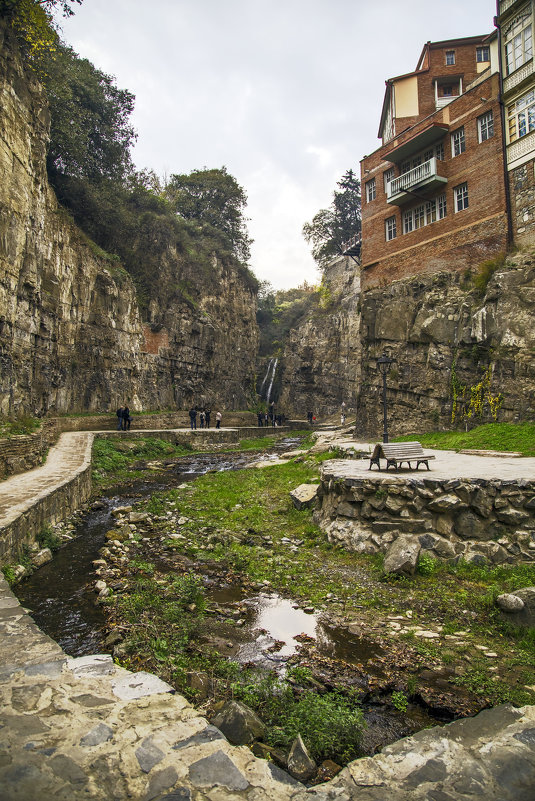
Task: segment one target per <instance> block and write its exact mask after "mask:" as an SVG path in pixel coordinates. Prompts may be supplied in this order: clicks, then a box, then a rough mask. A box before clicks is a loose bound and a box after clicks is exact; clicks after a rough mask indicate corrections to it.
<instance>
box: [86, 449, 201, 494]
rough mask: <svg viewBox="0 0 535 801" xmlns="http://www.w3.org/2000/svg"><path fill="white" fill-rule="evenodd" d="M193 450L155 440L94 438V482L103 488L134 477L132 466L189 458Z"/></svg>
mask: <svg viewBox="0 0 535 801" xmlns="http://www.w3.org/2000/svg"><path fill="white" fill-rule="evenodd" d="M191 453H192V450H191V448H190V447H188V446H185V445H174V444H172V443H171V442H166V441H165V440H163V439H157V438H155V437H142V438H136V439H106V438H99V437H97V438H95V441H94V443H93V458H92V469H93V482H94V484H95V486H96V487H97V488H99V489H101V488H102V487H103V486H107V485H109V484H110V483H115V482H117V481H119V480H121V479H122V478H125V477H126V476H127V477H128V478H133V477H134V476H133V472H132V470H131V466H132V465H133V464H135V463H136V462H139V461H144V460H147V459H171V458H178V457H180V456H188V455H190V454H191Z"/></svg>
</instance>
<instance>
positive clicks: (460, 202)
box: [453, 181, 468, 214]
mask: <svg viewBox="0 0 535 801" xmlns="http://www.w3.org/2000/svg"><path fill="white" fill-rule="evenodd" d="M453 198H454V205H453V207H454V209H455V213H456V214H457V212H459V211H464V210H465V209H467V208H468V183H467V182H466V181H465V182H464V183H462V184H459V186H454V187H453Z"/></svg>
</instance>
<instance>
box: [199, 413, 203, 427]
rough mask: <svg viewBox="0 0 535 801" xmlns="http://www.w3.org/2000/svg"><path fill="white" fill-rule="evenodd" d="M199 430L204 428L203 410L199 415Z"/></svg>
mask: <svg viewBox="0 0 535 801" xmlns="http://www.w3.org/2000/svg"><path fill="white" fill-rule="evenodd" d="M199 422H200V428H204V409H201V412H200V414H199Z"/></svg>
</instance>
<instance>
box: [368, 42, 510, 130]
mask: <svg viewBox="0 0 535 801" xmlns="http://www.w3.org/2000/svg"><path fill="white" fill-rule="evenodd" d="M495 35H496V31H491V32H490V33H485V34H481V35H479V36H465V37H464V38H462V39H444V40H443V41H441V42H426V43H425V44H424V46H423V48H422V52H421V53H420V58H419V59H418V63H417V65H416V69H415V70H413V71H412V72H405V73H403V74H402V75H396V76H394V77H393V78H387V80H386V81H385V84H386V89H385V96H384V98H383V107H382V109H381V119H380V121H379V132H378V134H377V137H378V139H381V136H382V132H383V125H384V121H385V117H386V113H387V111H388V106H389V103H390V95H391V93H392V87H393V85H394V83H395V82H396V81H401V80H403V79H404V78H412V77H413V76H415V75H419V74H420V73H422V72H429V66H425V67H424V66H423V64H424V63H425V61H426V58H425V57H426V56H427V54H428V53H429V51H430V50H439V49H441V48H444V47H456V46H458V45H468V44H477V43H480V44H483V43H484V42H486V41H489V40H490V39H492V38H493V36H495ZM427 63H429V60H428V59H427Z"/></svg>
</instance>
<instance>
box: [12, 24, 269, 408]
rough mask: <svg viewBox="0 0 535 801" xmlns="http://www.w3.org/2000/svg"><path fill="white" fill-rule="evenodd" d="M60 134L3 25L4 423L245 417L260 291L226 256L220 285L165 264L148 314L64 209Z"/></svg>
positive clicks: (172, 262)
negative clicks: (161, 415) (120, 416)
mask: <svg viewBox="0 0 535 801" xmlns="http://www.w3.org/2000/svg"><path fill="white" fill-rule="evenodd" d="M48 130H49V112H48V108H47V104H46V99H45V97H44V92H43V89H42V87H41V86H40V85H39V83H38V82H37V81H36V80H35V79H33V78H32V77H31V76H29V75H27V74H26V73H25V71H24V69H23V67H22V64H21V61H20V58H19V57H18V54H17V49H16V47H15V45H14V44H13V42H12V41H11V39H10V36H9V34H8V32H7V29H6V28H5V27H3V26H1V27H0V413H2V414H17V413H21V412H31V413H34V412H36V411H39V412H48V411H49V410H55V411H58V412H62V411H82V410H96V409H98V410H100V411H102V410H105V409H114V408H115V407H116V406H118V405H119V404H120V403H122V402H123V401H125V400H126V401H128V402H129V404H130V406H131V407H132V408H133V409H142V408H152V409H155V408H176V407H178V408H184V407H186V406H187V405H188V404H189V403H191V402H196V403H208V402H209V403H211V404H214V403H215V402H216V401H217V402H219V403H223V404H225V406H226V407H227V408H240V407H241V408H243V407H244V406H245V405H246V399H247V398H248V396H249V395H250V394H251V386H252V376H253V373H254V359H255V356H256V348H257V339H258V338H257V327H256V321H255V306H256V304H255V294H254V290H253V289H251V287H250V286H249V285H248V283H247V281H246V279H245V278H244V277H243V276H242V274H241V273H240V271H239V269H238V267H237V265H235V264H234V263H233V262H232V260H229V259H225V260H222V259H219V258H217V256H216V255H215V254H214V255H213V257H212V263H211V265H210V270H209V273H210V275H209V280H208V279H206V277H205V276H203V275H202V274H199V271H198V269H195V268H194V267H193V266H192V265H190V264H189V262H188V261H187V258H186V257H184V256H181V255H179V254H177V253H174V252H168V253H166V254H165V257H164V256H162V258H161V259H160V261H159V263H158V265H157V268H158V269H157V272H156V273H154V284H155V290H154V292H153V297H152V298H151V300H150V303H149V304H148V309H147V310H146V311H144V312H143V313H142V312H141V310H140V306H139V304H138V299H137V297H136V292H135V288H134V285H133V283H132V281H131V279H130V276H129V275H128V273H126V272H125V270H123V269H122V268H121V267H120V265H118V264H117V263H116V262H113V261H109V260H106V259H105V258H102V257H101V256H99V255H98V252H99V251H98V249H97V248H96V247H95V246H94V245H93V243H92V242H91V241H89V240H88V239H87V238H86V237H85V236H84V235H83V234H82V233H81V232H80V231H79V230H78V229H77V228H76V226H75V225H74V224H73V223H72V220H71V219H70V218H69V216H68V214H66V213H65V211H64V210H63V209H62V208H61V207H59V206H58V204H57V201H56V198H55V195H54V193H53V191H52V190H51V188H50V186H49V185H48V181H47V175H46V167H45V155H46V149H47V142H48ZM149 268H150V269H149ZM153 268H154V265H153V264H151V265H147V270H149V271H150V273H151V274H153ZM205 279H206V280H205ZM185 284H187V285H188V286H190V290H189V292H190V295H193V297H190V296H189V295H188V296H186V295H187V293H185V292H184V291H180V288H181V287H182V288H183V286H184V285H185Z"/></svg>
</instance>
